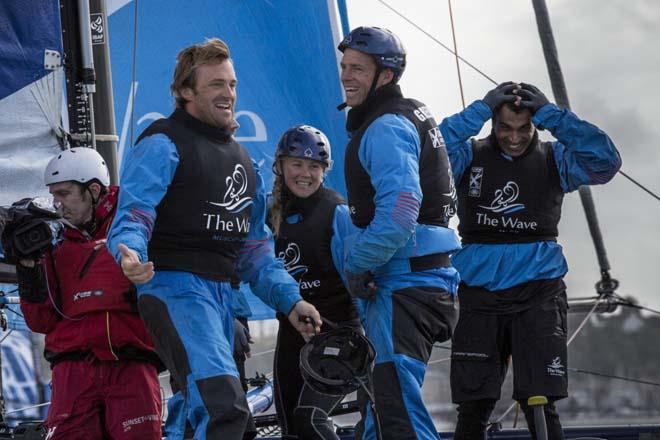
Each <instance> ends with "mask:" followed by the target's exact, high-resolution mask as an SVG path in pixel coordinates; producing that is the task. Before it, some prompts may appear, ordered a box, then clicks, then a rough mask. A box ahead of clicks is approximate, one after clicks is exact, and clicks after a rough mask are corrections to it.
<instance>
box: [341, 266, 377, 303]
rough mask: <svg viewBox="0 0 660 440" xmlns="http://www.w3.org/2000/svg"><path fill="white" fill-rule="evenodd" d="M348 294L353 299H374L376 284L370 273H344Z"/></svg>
mask: <svg viewBox="0 0 660 440" xmlns="http://www.w3.org/2000/svg"><path fill="white" fill-rule="evenodd" d="M346 281H347V282H348V292H349V293H350V294H351V296H353V297H355V298H362V299H374V298H375V297H376V283H375V282H374V276H373V275H372V274H371V272H362V273H357V274H356V273H351V272H349V271H346Z"/></svg>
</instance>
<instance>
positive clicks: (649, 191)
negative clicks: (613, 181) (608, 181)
mask: <svg viewBox="0 0 660 440" xmlns="http://www.w3.org/2000/svg"><path fill="white" fill-rule="evenodd" d="M619 174H621V175H622V176H624V177H625V178H626V179H628V180H630V181H631V182H632V183H634V184H635V185H637V186H638V187H640V188H641V189H643V190H644V191H646V192H647V193H649V194H651V196H652V197H654V198H655V199H656V200H658V201H659V202H660V197H658V195H657V194H655V193H654V192H653V191H651V190H650V189H648V188H646V187H645V186H644V185H642V184H641V183H639V182H638V181H636V180H635V179H633V178H632V177H630V176H629V175H627V174H626V173H624V172H623V171H622V170H619Z"/></svg>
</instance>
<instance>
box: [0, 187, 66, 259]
mask: <svg viewBox="0 0 660 440" xmlns="http://www.w3.org/2000/svg"><path fill="white" fill-rule="evenodd" d="M63 226H64V224H63V219H62V218H61V216H60V215H59V214H58V213H57V210H56V209H55V207H54V206H53V204H52V202H51V201H50V200H49V199H47V198H43V197H35V198H25V199H21V200H19V201H17V202H14V203H13V204H12V205H11V206H10V207H8V208H7V207H3V206H0V237H1V238H0V239H1V240H2V249H3V252H4V258H3V260H4V262H5V263H7V264H16V263H17V262H18V261H19V260H38V259H40V258H41V257H42V256H43V255H44V253H46V251H47V250H48V249H50V248H51V247H52V246H53V245H55V244H56V243H57V239H58V238H59V236H60V232H61V231H62V228H63Z"/></svg>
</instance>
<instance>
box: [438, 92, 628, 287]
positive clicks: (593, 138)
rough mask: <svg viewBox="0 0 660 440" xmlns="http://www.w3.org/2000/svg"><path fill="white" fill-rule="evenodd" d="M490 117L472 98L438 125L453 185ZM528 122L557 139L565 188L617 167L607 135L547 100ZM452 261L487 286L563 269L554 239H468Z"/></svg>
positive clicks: (608, 175)
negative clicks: (496, 241) (471, 241)
mask: <svg viewBox="0 0 660 440" xmlns="http://www.w3.org/2000/svg"><path fill="white" fill-rule="evenodd" d="M491 117H492V112H491V110H490V108H489V107H488V106H487V105H486V104H485V103H484V102H483V101H481V100H477V101H475V102H473V103H472V104H470V105H469V106H468V107H467V108H466V109H465V110H463V111H462V112H460V113H457V114H455V115H452V116H450V117H447V118H445V119H444V120H443V121H442V123H441V124H440V126H439V127H440V131H441V133H442V136H443V137H444V141H445V143H446V145H447V152H448V154H449V160H450V161H451V166H452V172H453V174H454V181H455V182H456V184H457V185H458V183H459V182H460V181H461V178H462V177H463V173H464V172H465V170H466V169H468V168H469V167H470V164H471V162H472V143H471V140H470V138H471V137H472V136H476V135H477V134H478V133H479V131H481V128H482V126H483V125H484V123H486V121H488V120H489V119H490V118H491ZM532 122H533V123H534V125H535V126H536V127H537V128H538V129H540V130H544V129H546V130H549V131H550V133H552V135H553V136H554V137H555V138H556V139H557V141H556V142H553V143H552V149H553V155H554V159H555V163H556V164H557V169H558V171H559V177H560V185H561V188H562V190H563V191H564V192H565V193H568V192H571V191H575V190H576V189H578V187H579V186H581V185H595V184H602V183H606V182H608V181H609V180H611V179H612V178H613V177H614V175H615V174H616V172H617V171H618V170H619V168H620V167H621V157H620V156H619V152H618V151H617V149H616V147H615V145H614V143H613V142H612V140H611V139H610V138H609V137H608V136H607V134H605V133H604V132H603V131H602V130H600V129H599V128H598V127H596V126H595V125H593V124H590V123H589V122H586V121H583V120H581V119H579V118H578V117H577V116H576V115H575V114H574V113H572V112H571V111H569V110H566V109H563V110H562V109H560V108H559V107H557V106H556V105H554V104H547V105H545V106H543V107H541V108H540V109H539V110H538V111H537V112H536V114H535V115H534V116H533V118H532ZM502 155H503V157H505V158H508V157H507V156H506V155H505V154H504V153H502ZM460 202H461V201H460V200H459V203H460ZM452 262H453V264H454V266H455V267H456V268H457V269H458V271H459V272H460V274H461V279H462V280H463V281H464V282H465V283H466V284H468V285H470V286H481V287H484V288H486V289H488V290H500V289H507V288H509V287H512V286H516V285H518V284H521V283H525V282H528V281H533V280H541V279H552V278H559V277H563V276H564V275H565V274H566V272H567V271H568V266H567V264H566V259H565V258H564V255H563V252H562V247H561V246H560V245H559V244H558V243H556V242H554V241H539V242H533V243H517V244H467V245H464V246H463V248H462V249H461V250H460V251H458V252H456V253H455V254H454V255H453V257H452Z"/></svg>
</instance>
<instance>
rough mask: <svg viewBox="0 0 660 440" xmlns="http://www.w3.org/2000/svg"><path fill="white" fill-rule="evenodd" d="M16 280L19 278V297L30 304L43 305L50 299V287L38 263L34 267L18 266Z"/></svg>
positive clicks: (19, 264)
mask: <svg viewBox="0 0 660 440" xmlns="http://www.w3.org/2000/svg"><path fill="white" fill-rule="evenodd" d="M16 278H18V296H20V297H21V299H22V300H23V301H26V302H29V303H43V302H45V301H46V300H47V299H48V285H47V282H46V275H45V273H44V271H43V268H42V267H41V264H39V263H37V264H35V265H34V267H27V266H23V265H22V264H21V263H18V264H16Z"/></svg>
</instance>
